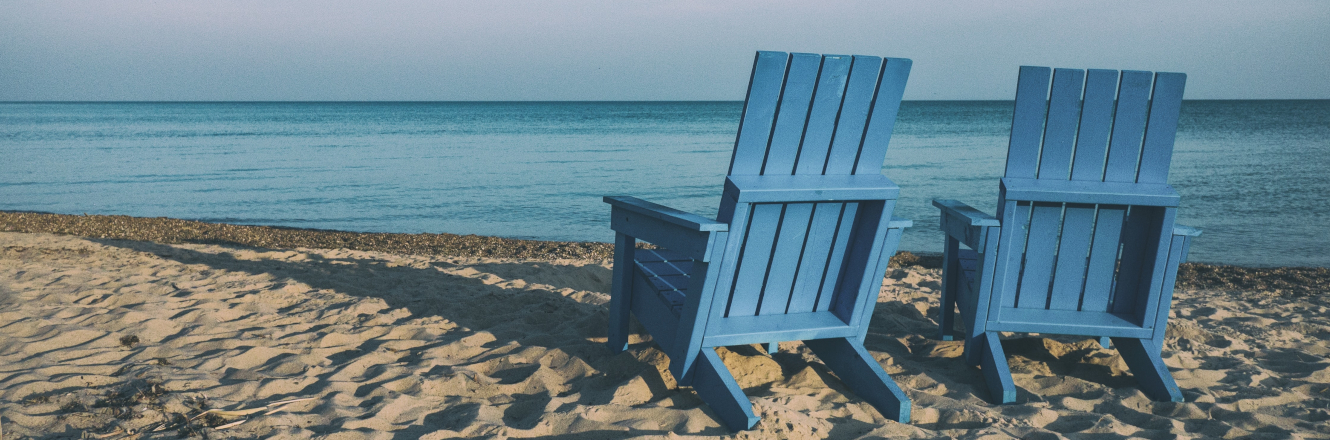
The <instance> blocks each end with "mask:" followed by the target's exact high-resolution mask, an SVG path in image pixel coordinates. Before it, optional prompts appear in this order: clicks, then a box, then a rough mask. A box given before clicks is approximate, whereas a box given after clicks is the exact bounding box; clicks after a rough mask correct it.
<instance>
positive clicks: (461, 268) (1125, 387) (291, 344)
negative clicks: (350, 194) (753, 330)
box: [0, 232, 1330, 438]
mask: <svg viewBox="0 0 1330 440" xmlns="http://www.w3.org/2000/svg"><path fill="white" fill-rule="evenodd" d="M611 273H612V272H611V268H610V264H609V262H608V261H606V260H576V259H562V260H529V259H500V258H479V257H439V256H419V255H397V254H390V253H383V252H374V251H357V250H345V249H334V250H327V249H307V248H298V249H263V248H249V247H241V246H234V245H218V244H191V243H184V244H162V243H154V242H143V241H125V240H112V239H87V238H78V237H70V236H58V235H49V234H30V233H9V232H5V233H0V423H2V424H3V425H2V426H3V433H4V434H3V435H4V438H14V436H19V437H48V436H82V435H89V436H98V437H103V438H135V437H138V438H176V437H178V436H181V435H185V436H190V435H200V436H205V435H206V436H207V437H210V438H233V437H234V438H251V437H263V438H271V437H280V438H311V437H328V438H389V437H392V438H452V437H468V438H628V437H641V436H646V437H653V436H654V437H676V436H687V437H737V438H876V437H912V438H948V437H959V438H1009V437H1028V438H1060V437H1067V438H1080V437H1085V438H1119V437H1120V438H1127V437H1141V438H1178V437H1182V438H1199V437H1244V436H1252V437H1261V438H1264V437H1268V438H1290V437H1303V438H1327V437H1330V428H1327V423H1330V412H1328V409H1330V361H1327V360H1326V357H1327V354H1328V353H1330V346H1328V345H1327V342H1326V341H1327V339H1328V337H1330V316H1328V315H1330V310H1328V309H1327V307H1330V304H1327V301H1326V300H1325V299H1323V298H1322V297H1318V296H1288V295H1277V294H1274V293H1270V292H1259V291H1224V290H1186V289H1184V290H1180V291H1179V292H1178V293H1177V294H1176V300H1175V306H1174V316H1173V319H1172V320H1171V321H1170V329H1169V339H1168V341H1167V343H1166V347H1165V356H1166V359H1165V361H1166V363H1167V364H1168V366H1169V367H1170V369H1171V370H1172V371H1173V372H1174V375H1175V377H1176V378H1177V379H1178V382H1179V385H1180V386H1181V387H1182V389H1183V392H1184V395H1185V396H1186V398H1187V402H1185V403H1161V402H1153V401H1150V400H1149V399H1147V398H1145V396H1144V395H1143V394H1142V393H1140V392H1139V391H1138V390H1137V389H1136V388H1135V381H1134V379H1132V377H1131V375H1130V373H1129V371H1127V368H1126V366H1125V364H1124V363H1123V362H1122V360H1121V358H1120V357H1119V356H1117V354H1116V352H1115V351H1113V350H1105V349H1102V348H1100V347H1098V345H1097V343H1096V342H1095V341H1093V340H1089V339H1077V338H1065V337H1051V338H1045V337H1038V336H1032V337H1013V338H1010V339H1008V340H1005V341H1004V343H1003V346H1004V349H1005V350H1006V351H1007V352H1008V354H1009V362H1010V364H1011V367H1012V370H1013V373H1014V378H1015V381H1016V385H1017V386H1018V388H1020V390H1021V393H1020V395H1019V396H1018V403H1017V404H1015V405H1007V406H1000V407H999V406H994V405H991V404H988V403H987V401H986V400H985V399H986V398H987V392H986V391H985V388H984V386H983V382H982V378H981V375H980V374H979V371H978V370H977V369H975V368H972V367H968V366H966V365H965V363H964V362H963V361H961V360H960V359H959V356H960V354H961V347H960V343H959V342H942V341H937V340H935V339H933V337H934V335H935V334H936V332H937V328H936V324H935V322H934V321H933V319H932V317H934V316H935V315H936V308H937V294H936V289H938V288H939V283H938V276H939V273H938V271H937V270H936V269H924V268H920V267H917V266H915V267H909V268H900V269H892V270H890V271H889V272H888V274H887V278H886V281H885V284H884V287H883V289H882V292H881V295H880V297H879V300H878V305H877V310H876V313H875V314H874V317H873V321H872V324H871V328H870V334H869V336H868V340H867V344H866V346H867V347H868V349H869V350H870V352H872V353H873V355H874V356H875V357H876V358H877V359H878V360H879V362H880V363H881V364H882V365H883V367H884V368H885V369H886V370H887V372H888V373H890V374H891V375H892V377H893V378H894V379H895V380H896V381H897V383H898V384H900V385H901V386H902V387H903V388H904V389H905V390H906V392H907V393H908V394H909V396H910V398H911V399H912V400H913V401H914V414H913V420H912V423H911V424H909V425H904V424H899V423H895V422H891V421H888V420H886V419H884V418H883V417H882V416H881V415H879V414H877V413H876V412H875V411H874V410H873V409H872V408H871V407H869V406H868V405H867V404H866V403H864V402H863V401H862V400H861V399H859V398H857V397H855V396H853V395H852V394H849V393H848V392H847V391H848V390H849V389H852V388H853V386H852V385H850V386H847V385H846V384H844V383H842V382H840V381H839V380H838V379H837V378H836V377H835V375H834V374H832V373H831V372H830V371H829V370H828V369H826V368H825V367H824V366H823V365H822V364H821V363H820V362H819V361H818V360H817V358H816V357H815V356H813V355H812V354H811V352H809V351H808V350H807V349H805V348H803V347H802V345H800V344H798V343H785V344H783V345H782V347H781V351H780V352H779V353H776V354H775V355H772V356H767V355H765V354H763V353H762V352H761V351H760V350H758V349H757V348H756V347H732V348H729V349H722V350H721V355H722V356H721V357H722V359H723V360H724V362H725V363H726V365H727V366H729V367H730V369H731V370H732V371H733V372H734V373H735V375H736V378H737V380H738V381H739V383H740V384H741V385H742V386H743V387H744V388H745V389H746V393H747V395H748V396H749V397H750V400H752V402H753V404H754V410H755V411H756V412H758V414H759V415H761V416H762V417H763V420H762V422H761V423H760V424H759V425H758V426H757V427H756V428H755V429H754V430H753V431H747V432H741V433H737V434H732V433H729V432H728V431H726V430H725V429H724V428H722V427H721V425H720V424H719V423H718V422H717V421H716V420H715V419H714V418H713V417H712V413H711V412H710V410H709V409H707V407H706V406H705V405H703V404H702V402H701V401H700V399H698V398H697V397H696V395H695V394H693V393H692V392H691V390H689V389H688V388H686V387H678V386H677V385H676V384H675V383H674V380H673V378H672V376H671V375H670V374H669V373H668V371H667V370H666V369H667V366H668V359H667V358H666V357H665V356H664V355H663V354H662V353H660V351H658V350H657V349H655V348H654V345H653V344H652V343H651V341H650V339H649V336H646V335H645V333H643V332H641V331H640V328H635V329H636V330H637V331H636V333H635V334H634V336H633V337H632V338H631V339H630V341H629V342H630V349H629V350H628V351H627V352H626V353H622V354H619V355H614V356H611V355H610V354H609V352H608V350H606V349H605V348H604V346H603V342H604V341H605V334H604V333H605V304H606V302H607V301H608V294H607V292H608V290H609V278H610V275H611ZM297 399H309V400H303V401H296V402H290V401H292V400H297ZM209 410H211V412H209Z"/></svg>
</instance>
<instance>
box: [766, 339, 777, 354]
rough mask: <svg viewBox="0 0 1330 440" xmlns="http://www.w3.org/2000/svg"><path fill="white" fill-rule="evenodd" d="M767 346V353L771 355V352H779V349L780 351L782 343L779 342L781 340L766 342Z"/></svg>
mask: <svg viewBox="0 0 1330 440" xmlns="http://www.w3.org/2000/svg"><path fill="white" fill-rule="evenodd" d="M766 346H767V354H769V355H770V354H776V352H779V351H780V343H779V342H768V343H766Z"/></svg>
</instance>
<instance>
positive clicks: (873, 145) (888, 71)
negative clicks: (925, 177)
mask: <svg viewBox="0 0 1330 440" xmlns="http://www.w3.org/2000/svg"><path fill="white" fill-rule="evenodd" d="M883 63H885V66H884V67H883V68H882V77H881V80H880V82H879V83H878V91H877V95H876V96H875V97H874V98H873V113H872V114H871V115H869V120H868V128H867V130H865V132H864V142H863V148H862V149H861V150H860V151H859V158H858V159H855V164H854V174H878V173H881V172H882V162H883V161H884V160H885V159H886V155H887V145H888V144H889V143H890V141H891V132H892V130H893V128H894V127H895V125H896V115H897V114H898V113H899V112H900V107H901V96H902V93H903V92H904V91H905V80H906V79H908V78H909V77H910V64H911V63H910V60H907V59H902V58H886V59H885V60H884V61H883Z"/></svg>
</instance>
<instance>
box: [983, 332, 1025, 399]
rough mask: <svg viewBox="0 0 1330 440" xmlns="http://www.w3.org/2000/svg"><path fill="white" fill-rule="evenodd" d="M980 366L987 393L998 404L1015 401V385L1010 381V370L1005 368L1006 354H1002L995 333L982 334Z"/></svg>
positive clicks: (1000, 343)
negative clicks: (986, 385) (986, 384)
mask: <svg viewBox="0 0 1330 440" xmlns="http://www.w3.org/2000/svg"><path fill="white" fill-rule="evenodd" d="M981 351H982V353H981V354H982V356H983V359H982V360H981V364H982V366H983V370H984V381H985V382H987V383H988V393H989V395H990V396H992V398H993V400H994V401H995V402H996V403H999V404H1003V405H1005V404H1008V403H1013V402H1015V401H1016V383H1015V382H1012V381H1011V368H1010V367H1008V366H1007V354H1006V353H1003V352H1002V341H1000V340H998V335H997V333H996V332H984V336H983V349H982V350H981Z"/></svg>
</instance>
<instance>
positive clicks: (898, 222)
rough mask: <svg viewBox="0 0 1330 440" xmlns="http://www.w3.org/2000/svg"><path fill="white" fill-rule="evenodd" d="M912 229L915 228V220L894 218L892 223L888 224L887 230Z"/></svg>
mask: <svg viewBox="0 0 1330 440" xmlns="http://www.w3.org/2000/svg"><path fill="white" fill-rule="evenodd" d="M912 227H914V220H909V219H903V218H900V217H892V218H891V221H889V222H887V229H905V228H912Z"/></svg>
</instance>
